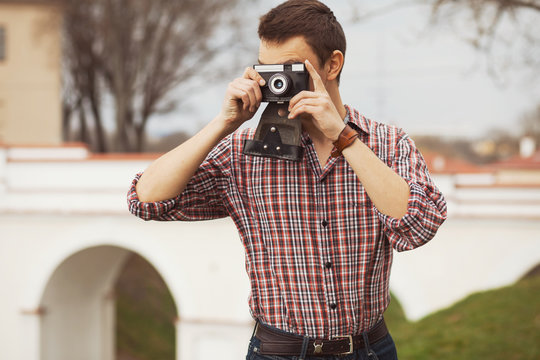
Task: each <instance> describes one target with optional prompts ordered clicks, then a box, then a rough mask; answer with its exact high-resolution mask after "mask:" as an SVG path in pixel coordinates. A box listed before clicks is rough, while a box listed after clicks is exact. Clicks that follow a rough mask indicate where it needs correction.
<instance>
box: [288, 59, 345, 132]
mask: <svg viewBox="0 0 540 360" xmlns="http://www.w3.org/2000/svg"><path fill="white" fill-rule="evenodd" d="M305 64H306V68H307V70H308V72H309V75H310V76H311V79H312V80H313V87H314V89H313V91H306V90H304V91H301V92H299V93H298V94H296V96H294V97H293V98H292V99H291V101H290V102H289V111H290V113H289V119H294V118H296V117H297V116H299V115H302V114H308V115H311V117H312V119H313V123H314V125H315V126H316V127H317V128H318V129H319V130H320V131H321V132H322V133H323V134H324V135H325V136H326V137H327V138H328V139H330V140H332V141H335V140H337V138H338V137H339V134H340V133H341V131H342V130H343V128H344V127H345V124H344V123H343V119H342V118H341V116H340V115H339V112H338V111H337V109H336V107H335V105H334V103H333V101H332V99H331V98H330V95H329V94H328V92H327V91H326V88H325V86H324V83H323V81H322V79H321V77H320V76H319V73H317V70H315V68H314V67H313V65H311V63H310V62H309V61H308V60H306V62H305Z"/></svg>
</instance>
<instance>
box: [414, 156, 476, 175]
mask: <svg viewBox="0 0 540 360" xmlns="http://www.w3.org/2000/svg"><path fill="white" fill-rule="evenodd" d="M422 156H423V157H424V160H425V161H426V164H427V167H428V169H429V171H430V172H431V173H434V174H456V173H483V172H486V169H484V168H483V167H480V166H478V165H475V164H473V163H470V162H468V161H465V160H462V159H458V158H452V157H448V156H445V155H442V154H439V153H437V152H434V151H429V150H428V151H422Z"/></svg>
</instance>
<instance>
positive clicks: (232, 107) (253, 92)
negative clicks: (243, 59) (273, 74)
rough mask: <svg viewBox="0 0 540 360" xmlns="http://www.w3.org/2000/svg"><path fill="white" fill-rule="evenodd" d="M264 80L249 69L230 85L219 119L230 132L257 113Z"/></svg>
mask: <svg viewBox="0 0 540 360" xmlns="http://www.w3.org/2000/svg"><path fill="white" fill-rule="evenodd" d="M264 84H265V81H264V79H263V78H262V77H261V75H259V73H258V72H256V71H255V70H254V69H253V68H251V67H248V68H246V70H245V71H244V75H243V76H242V77H241V78H237V79H235V80H233V81H232V82H231V83H229V86H228V87H227V91H226V93H225V99H224V101H223V105H222V107H221V112H220V114H219V118H220V119H221V120H222V121H225V126H226V127H227V128H228V129H230V131H234V130H236V129H237V128H238V127H239V126H240V125H242V124H243V123H244V122H245V121H247V120H249V119H251V118H252V117H253V115H255V113H256V112H257V109H258V108H259V106H260V104H261V100H262V93H261V88H260V87H261V86H263V85H264Z"/></svg>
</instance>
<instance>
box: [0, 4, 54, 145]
mask: <svg viewBox="0 0 540 360" xmlns="http://www.w3.org/2000/svg"><path fill="white" fill-rule="evenodd" d="M0 26H2V27H3V28H4V29H5V37H6V58H5V60H4V61H0V143H11V144H13V143H18V144H59V143H60V142H61V136H62V129H61V103H62V101H61V99H60V94H61V90H60V16H59V15H58V13H56V12H55V11H54V7H52V6H48V5H37V4H10V3H0Z"/></svg>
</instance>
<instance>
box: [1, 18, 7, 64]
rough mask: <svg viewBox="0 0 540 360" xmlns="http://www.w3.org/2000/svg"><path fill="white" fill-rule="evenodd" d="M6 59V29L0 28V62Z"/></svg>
mask: <svg viewBox="0 0 540 360" xmlns="http://www.w3.org/2000/svg"><path fill="white" fill-rule="evenodd" d="M5 59H6V29H5V28H4V27H3V26H0V61H4V60H5Z"/></svg>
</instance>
